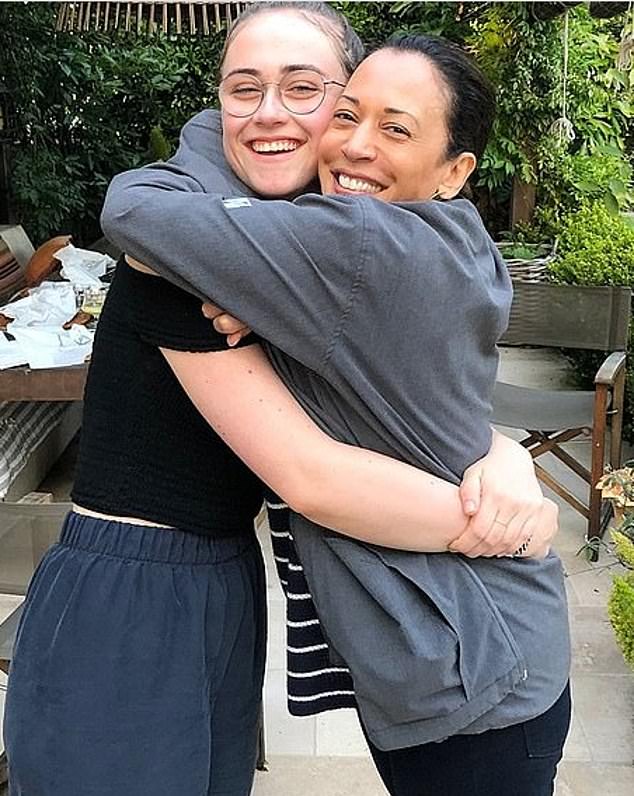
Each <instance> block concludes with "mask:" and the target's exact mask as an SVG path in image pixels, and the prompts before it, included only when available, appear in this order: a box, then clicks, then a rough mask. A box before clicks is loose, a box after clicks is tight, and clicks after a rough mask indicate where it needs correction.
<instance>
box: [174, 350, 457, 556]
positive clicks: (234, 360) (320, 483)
mask: <svg viewBox="0 0 634 796" xmlns="http://www.w3.org/2000/svg"><path fill="white" fill-rule="evenodd" d="M163 353H164V355H165V356H166V359H167V361H168V362H169V364H170V366H171V367H172V369H173V370H174V372H175V374H176V376H177V378H178V379H179V381H180V382H181V384H182V386H183V388H184V389H185V391H186V392H187V393H188V395H189V397H190V398H191V400H192V401H193V403H194V404H195V406H196V407H197V409H198V411H199V412H200V413H201V414H202V415H203V417H205V419H206V420H207V421H208V422H209V423H210V424H211V425H212V426H213V427H214V429H215V430H216V432H217V433H218V434H219V435H220V436H221V437H222V438H223V439H224V440H225V442H226V443H227V444H228V445H229V446H230V447H231V448H232V449H233V450H234V451H235V452H236V453H237V455H238V456H240V458H242V459H243V461H244V462H245V463H246V464H247V466H248V467H250V468H251V469H252V470H253V471H254V472H255V473H256V474H257V475H259V477H260V478H261V479H262V480H263V481H265V482H266V483H267V484H268V485H269V486H270V487H271V489H273V490H274V491H275V492H276V493H277V494H279V495H280V496H281V497H282V498H283V499H284V500H285V501H286V502H287V503H288V504H289V506H291V508H292V509H293V510H295V511H297V512H298V513H300V514H303V515H305V516H307V517H308V518H309V519H311V520H313V521H314V522H316V523H318V524H320V525H324V526H326V527H328V528H332V529H333V530H338V531H340V532H341V533H345V534H347V535H349V536H353V537H355V538H357V539H361V540H363V541H367V542H372V543H375V544H381V545H385V546H389V547H397V548H402V549H408V550H417V551H422V552H435V551H441V550H446V549H447V545H448V544H449V542H451V541H452V540H453V539H454V538H456V537H457V536H459V535H460V534H461V532H462V531H463V530H464V528H465V527H466V523H467V518H466V517H465V515H464V514H463V513H462V510H461V504H460V500H459V494H458V488H457V487H455V486H453V485H451V484H449V483H446V482H444V481H442V480H440V479H438V478H436V477H434V476H431V475H429V474H427V473H425V472H423V471H422V470H418V469H416V468H414V467H411V466H409V465H407V464H405V463H403V462H400V461H397V460H394V459H391V458H389V457H387V456H383V455H381V454H378V453H374V452H372V451H367V450H363V449H361V448H356V447H353V446H350V445H345V444H343V443H340V442H336V441H335V440H333V439H332V438H331V437H329V436H328V435H327V434H325V433H324V432H323V431H322V430H321V429H320V428H319V427H318V426H317V425H316V424H315V423H314V422H313V421H312V420H311V418H309V417H308V415H307V414H306V413H305V412H304V411H303V410H302V409H301V407H300V406H299V405H298V404H297V403H296V401H295V400H294V399H293V397H292V396H291V394H290V393H289V392H288V390H287V389H286V388H285V387H284V385H283V384H282V382H281V381H280V380H279V378H278V377H277V375H276V374H275V372H274V371H273V369H272V368H271V366H270V364H269V362H268V360H267V359H266V356H265V355H264V353H263V352H262V351H261V349H260V348H259V346H250V347H248V348H244V349H241V350H239V351H229V352H225V353H222V354H217V353H214V354H209V355H208V354H188V353H183V352H175V351H164V352H163Z"/></svg>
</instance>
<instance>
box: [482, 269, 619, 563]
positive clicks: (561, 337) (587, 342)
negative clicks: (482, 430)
mask: <svg viewBox="0 0 634 796" xmlns="http://www.w3.org/2000/svg"><path fill="white" fill-rule="evenodd" d="M513 287H514V296H513V304H512V307H511V318H510V322H509V327H508V330H507V332H506V334H505V335H504V337H503V339H502V341H501V343H502V344H503V345H528V346H544V347H557V348H574V349H590V350H594V351H602V352H605V354H606V355H607V356H606V359H605V360H604V362H603V364H602V365H601V367H600V368H599V370H598V371H597V374H596V376H595V379H594V390H592V391H583V390H542V389H535V388H532V387H523V386H517V385H514V384H506V383H504V382H498V383H497V384H496V388H495V393H494V399H493V422H494V423H495V424H496V425H500V426H506V427H508V428H517V429H522V430H525V431H526V432H527V433H528V436H526V437H525V438H524V439H523V440H522V441H521V442H522V445H524V447H526V448H527V449H528V450H529V451H530V453H531V455H532V456H533V458H534V459H536V458H537V457H539V456H541V455H542V454H544V453H552V454H553V455H554V456H556V457H557V459H559V461H561V462H563V463H564V464H565V465H567V466H568V467H569V468H570V469H571V470H572V471H573V472H575V473H576V474H577V475H578V476H580V477H581V478H582V479H583V480H584V481H585V482H586V483H587V484H588V489H589V493H588V500H587V502H586V503H584V502H582V501H581V500H579V499H578V498H577V497H576V496H575V495H573V494H572V492H571V491H570V490H569V489H567V488H566V487H564V486H563V485H562V484H561V483H559V482H558V481H557V480H556V479H555V478H554V477H553V476H552V475H551V474H550V473H549V472H547V471H546V470H545V469H544V468H543V467H541V466H540V465H539V464H537V463H535V469H536V471H537V475H538V477H539V479H540V480H541V481H542V482H543V483H544V484H546V485H547V486H549V487H550V488H551V489H552V490H553V491H554V492H556V493H557V494H558V495H559V496H560V497H562V498H563V499H564V500H566V501H567V502H568V503H569V504H570V505H571V506H572V507H573V508H574V509H576V510H577V511H578V512H579V513H580V514H582V515H583V516H584V517H585V518H586V519H587V520H588V527H587V540H588V542H589V543H590V545H591V546H592V548H593V551H594V554H593V557H594V558H595V560H596V558H597V557H598V546H599V545H598V543H599V539H600V538H601V536H602V533H603V531H604V530H605V528H604V527H602V518H601V496H600V494H599V492H598V490H596V489H595V488H594V486H595V484H596V483H597V481H598V480H599V478H600V477H601V475H602V474H603V471H604V468H605V465H606V464H608V463H609V464H610V466H612V467H618V466H619V465H620V462H621V432H622V427H623V399H624V392H625V372H626V354H625V352H626V350H627V343H628V334H629V326H630V314H631V291H630V289H629V288H626V287H608V286H601V287H588V286H579V285H555V284H550V283H544V282H542V283H529V282H519V281H517V282H514V285H513ZM608 419H609V421H610V422H609V424H608ZM608 425H609V438H610V441H609V449H608V456H607V460H606V455H605V438H606V430H607V429H608ZM579 436H586V437H588V436H591V439H592V456H591V465H590V469H589V470H588V468H587V467H585V466H584V465H583V464H581V462H579V461H578V460H577V459H575V458H574V457H573V456H572V455H571V454H570V453H569V451H567V450H564V449H563V448H562V447H561V445H562V444H563V443H565V442H569V441H570V440H573V439H575V438H576V437H579ZM607 516H608V517H609V514H608V515H607ZM603 525H605V523H603Z"/></svg>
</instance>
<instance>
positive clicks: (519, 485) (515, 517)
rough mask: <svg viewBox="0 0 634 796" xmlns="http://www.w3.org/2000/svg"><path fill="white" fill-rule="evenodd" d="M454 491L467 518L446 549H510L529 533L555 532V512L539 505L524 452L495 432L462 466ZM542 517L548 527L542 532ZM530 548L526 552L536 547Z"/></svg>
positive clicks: (491, 552)
mask: <svg viewBox="0 0 634 796" xmlns="http://www.w3.org/2000/svg"><path fill="white" fill-rule="evenodd" d="M460 496H461V499H462V504H463V511H464V512H465V514H467V515H470V516H471V520H470V522H469V524H468V526H467V529H466V530H465V531H464V532H463V533H462V534H461V536H460V537H458V538H457V539H455V540H454V541H453V542H452V543H451V545H450V546H449V549H450V551H451V552H455V553H462V554H463V555H466V556H469V557H470V558H475V557H477V556H505V555H513V553H515V551H517V550H518V549H519V548H520V547H521V546H522V545H523V544H524V543H525V542H527V541H528V539H529V538H531V537H535V539H537V538H538V536H539V537H540V538H541V534H542V533H544V534H546V533H547V534H549V535H548V539H552V536H553V535H554V533H555V532H556V518H555V520H554V522H553V521H552V509H550V508H549V509H544V497H543V495H542V491H541V488H540V486H539V483H538V481H537V477H536V475H535V468H534V466H533V461H532V458H531V456H530V454H529V453H528V451H526V449H525V448H523V447H522V446H521V445H519V444H518V443H517V442H514V441H513V440H510V439H508V438H507V437H504V436H503V435H501V434H498V433H497V432H494V436H493V443H492V445H491V450H490V451H489V453H488V454H487V455H486V456H485V457H484V458H483V459H481V460H480V461H479V462H476V463H475V464H473V465H472V466H471V467H469V468H468V469H467V470H466V471H465V474H464V478H463V481H462V484H461V485H460ZM543 522H544V523H545V524H546V525H548V530H547V531H543V532H542V529H541V528H540V524H541V523H543ZM553 525H554V527H553ZM530 549H531V553H532V551H536V550H541V547H540V546H539V545H537V544H535V545H531V548H530Z"/></svg>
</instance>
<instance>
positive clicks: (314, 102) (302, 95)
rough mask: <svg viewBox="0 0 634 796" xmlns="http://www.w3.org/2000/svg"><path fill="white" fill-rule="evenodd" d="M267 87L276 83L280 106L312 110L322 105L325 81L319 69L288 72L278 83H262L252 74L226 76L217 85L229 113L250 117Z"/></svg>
mask: <svg viewBox="0 0 634 796" xmlns="http://www.w3.org/2000/svg"><path fill="white" fill-rule="evenodd" d="M266 86H276V88H277V91H278V96H279V98H280V100H281V102H282V105H283V106H284V107H285V108H286V110H287V111H289V112H290V113H296V114H306V113H312V112H313V111H314V110H317V108H318V107H319V106H320V105H321V103H322V101H323V99H324V94H325V91H326V82H325V81H324V79H323V77H322V76H321V75H320V74H319V73H318V72H312V71H309V70H304V71H297V72H289V74H287V75H285V76H284V77H283V78H282V80H280V82H279V83H263V82H262V81H261V80H259V79H258V78H257V77H254V76H252V75H243V74H239V73H238V74H235V75H229V77H227V78H225V79H224V80H223V81H222V83H221V84H220V101H221V102H222V106H223V108H224V109H225V111H226V112H227V113H229V114H231V115H232V116H250V115H251V114H253V113H255V112H256V111H257V109H258V108H259V107H260V105H261V104H262V100H263V99H264V95H265V92H266Z"/></svg>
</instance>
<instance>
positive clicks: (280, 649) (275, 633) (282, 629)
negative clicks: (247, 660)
mask: <svg viewBox="0 0 634 796" xmlns="http://www.w3.org/2000/svg"><path fill="white" fill-rule="evenodd" d="M266 665H267V666H268V667H269V668H270V669H284V668H285V667H286V604H285V603H284V602H278V601H277V600H275V601H272V600H271V601H269V604H268V642H267V652H266Z"/></svg>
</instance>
